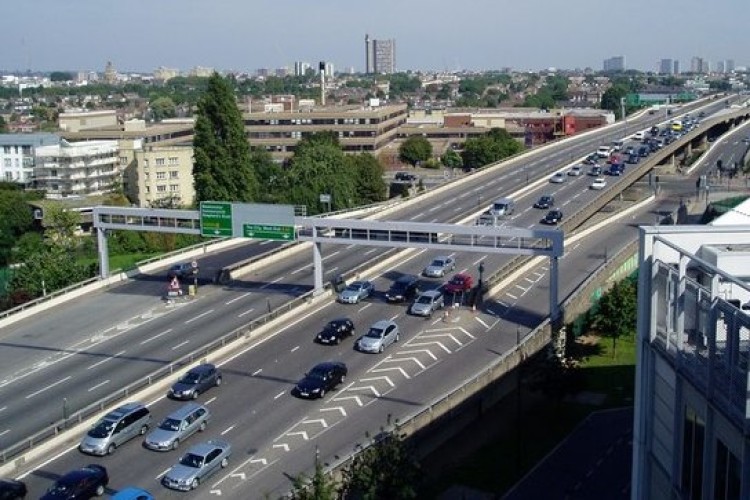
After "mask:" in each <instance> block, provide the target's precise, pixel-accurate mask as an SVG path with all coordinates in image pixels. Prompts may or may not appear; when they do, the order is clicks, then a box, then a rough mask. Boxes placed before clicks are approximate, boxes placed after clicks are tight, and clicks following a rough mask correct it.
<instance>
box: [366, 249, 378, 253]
mask: <svg viewBox="0 0 750 500" xmlns="http://www.w3.org/2000/svg"><path fill="white" fill-rule="evenodd" d="M377 251H378V249H377V248H373V249H372V250H368V251H366V252H365V255H370V254H371V253H373V252H377Z"/></svg>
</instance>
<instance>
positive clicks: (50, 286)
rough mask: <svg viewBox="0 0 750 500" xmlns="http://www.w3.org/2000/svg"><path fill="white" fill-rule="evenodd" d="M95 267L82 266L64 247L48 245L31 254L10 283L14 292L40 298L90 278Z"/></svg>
mask: <svg viewBox="0 0 750 500" xmlns="http://www.w3.org/2000/svg"><path fill="white" fill-rule="evenodd" d="M95 267H96V264H90V265H82V264H79V263H78V262H77V260H76V256H75V255H74V254H73V253H71V252H69V251H67V250H66V249H64V248H63V247H56V246H48V247H47V248H46V249H45V250H44V251H42V252H40V253H36V254H33V255H30V256H29V257H28V258H27V259H26V260H25V261H24V263H23V265H22V266H19V267H18V269H16V272H15V273H14V274H13V278H12V279H11V282H10V289H11V293H13V294H14V295H25V296H28V297H39V296H41V295H43V294H44V293H49V292H51V291H55V290H59V289H61V288H65V287H66V286H69V285H72V284H73V283H78V282H79V281H83V280H85V279H88V278H90V277H91V276H93V275H94V274H95Z"/></svg>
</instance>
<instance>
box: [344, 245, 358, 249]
mask: <svg viewBox="0 0 750 500" xmlns="http://www.w3.org/2000/svg"><path fill="white" fill-rule="evenodd" d="M356 246H357V245H347V246H346V247H344V248H345V249H346V250H351V249H352V248H354V247H356Z"/></svg>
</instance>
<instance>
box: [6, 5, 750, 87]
mask: <svg viewBox="0 0 750 500" xmlns="http://www.w3.org/2000/svg"><path fill="white" fill-rule="evenodd" d="M461 7H462V8H456V4H455V2H451V3H449V2H447V1H445V0H431V1H425V0H410V1H409V2H408V3H406V2H397V1H396V0H380V1H379V2H375V3H374V4H373V5H370V6H368V7H355V6H354V5H352V2H343V1H342V0H323V1H321V2H305V1H302V0H288V1H286V2H278V1H276V2H274V1H269V0H258V1H257V2H245V1H242V0H216V1H215V2H211V3H208V2H204V1H200V0H180V1H177V0H161V1H159V2H153V1H146V0H131V1H129V2H119V3H118V2H102V1H101V0H76V1H75V2H60V1H59V0H27V1H25V2H18V3H15V4H14V5H13V8H12V9H7V12H6V15H5V23H4V24H5V26H4V28H3V30H2V31H0V45H2V47H3V55H2V56H0V68H3V69H5V70H8V71H20V72H24V71H27V70H31V71H56V70H60V71H98V72H101V71H103V70H104V67H105V65H106V63H107V61H111V62H112V63H113V64H114V66H115V68H116V69H117V70H118V71H119V72H123V73H126V72H152V71H153V70H154V69H156V68H157V67H160V66H164V67H169V68H176V69H179V70H181V71H186V70H189V69H191V68H193V67H196V66H203V67H209V68H214V69H217V70H221V71H240V72H248V73H254V72H255V71H256V70H257V69H259V68H268V69H271V70H273V69H276V68H281V67H290V69H291V67H292V66H293V64H294V62H295V61H305V62H309V63H310V64H312V65H313V67H316V66H317V62H318V61H322V60H324V61H327V62H330V63H332V64H333V65H334V67H335V69H336V70H337V71H347V70H348V69H349V68H350V67H353V68H354V69H355V71H357V72H361V71H363V70H364V37H365V34H369V35H370V38H371V39H387V38H393V39H395V40H396V67H397V69H398V70H401V71H405V70H448V71H456V70H489V69H500V68H504V67H511V68H513V69H516V70H521V71H522V70H534V71H536V70H541V69H546V68H551V67H554V68H559V69H575V68H587V67H590V68H592V69H594V70H601V69H602V63H603V61H604V59H607V58H609V57H612V56H618V55H623V56H625V58H626V68H627V69H638V70H641V71H653V70H655V69H656V68H657V64H658V62H659V60H660V59H677V60H679V61H680V69H681V70H682V71H685V70H688V69H689V68H690V60H691V58H692V57H693V56H698V57H702V58H703V59H704V60H708V61H709V62H710V64H711V70H714V68H715V63H716V62H717V61H722V60H726V59H733V60H734V62H735V65H736V66H746V65H747V64H748V62H747V61H748V59H749V58H748V54H747V51H748V50H749V48H750V30H747V29H746V27H745V25H744V24H745V20H746V19H748V18H750V2H747V1H746V0H745V1H742V2H741V1H740V0H719V2H717V3H716V4H713V5H710V6H709V4H707V2H705V0H704V1H700V0H684V1H682V2H674V1H671V2H647V1H645V0H632V1H631V2H628V3H621V2H618V3H615V2H612V1H607V0H576V1H575V2H570V3H566V4H562V3H560V2H556V1H551V0H536V1H534V0H531V1H528V2H520V3H517V4H516V3H511V2H505V1H502V0H494V1H490V0H474V1H473V2H471V3H470V4H469V5H462V6H461ZM708 12H710V15H708ZM115 34H116V35H115Z"/></svg>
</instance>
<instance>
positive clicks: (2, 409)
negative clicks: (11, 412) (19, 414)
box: [0, 406, 8, 413]
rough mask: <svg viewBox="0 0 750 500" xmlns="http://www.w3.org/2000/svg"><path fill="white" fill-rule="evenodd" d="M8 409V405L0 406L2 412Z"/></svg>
mask: <svg viewBox="0 0 750 500" xmlns="http://www.w3.org/2000/svg"><path fill="white" fill-rule="evenodd" d="M7 409H8V407H7V406H3V407H2V408H0V413H1V412H4V411H5V410H7Z"/></svg>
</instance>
